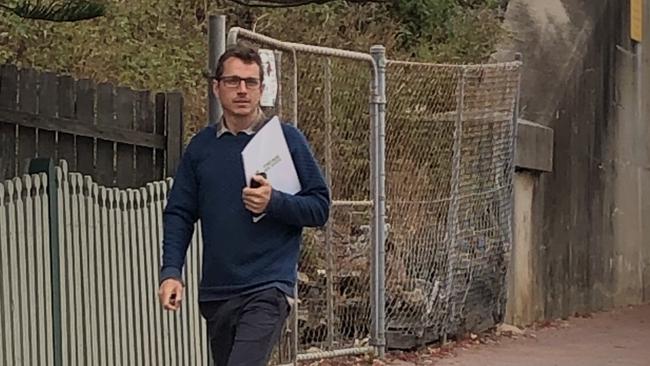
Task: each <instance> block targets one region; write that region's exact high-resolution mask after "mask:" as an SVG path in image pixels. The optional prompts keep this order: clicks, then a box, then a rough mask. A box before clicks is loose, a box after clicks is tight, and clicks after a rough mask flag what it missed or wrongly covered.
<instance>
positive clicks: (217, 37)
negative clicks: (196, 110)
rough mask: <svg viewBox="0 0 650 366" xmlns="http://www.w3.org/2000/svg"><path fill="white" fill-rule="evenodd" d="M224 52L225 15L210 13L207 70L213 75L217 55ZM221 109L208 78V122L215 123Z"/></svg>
mask: <svg viewBox="0 0 650 366" xmlns="http://www.w3.org/2000/svg"><path fill="white" fill-rule="evenodd" d="M224 52H226V16H225V15H210V17H209V19H208V71H209V74H210V77H212V76H214V73H215V71H216V68H217V61H218V60H219V57H221V55H223V53H224ZM222 113H223V111H222V110H221V104H220V103H219V102H218V101H217V97H216V96H215V95H214V93H213V92H212V79H211V78H209V79H208V122H209V123H210V124H213V123H216V122H217V121H218V120H219V118H221V115H222Z"/></svg>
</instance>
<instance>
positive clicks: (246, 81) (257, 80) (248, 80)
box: [214, 75, 262, 89]
mask: <svg viewBox="0 0 650 366" xmlns="http://www.w3.org/2000/svg"><path fill="white" fill-rule="evenodd" d="M214 79H215V80H216V81H218V82H220V83H221V82H223V84H224V86H226V87H227V88H231V89H235V88H238V87H239V86H240V85H241V82H242V81H243V82H244V85H246V89H256V88H258V87H260V86H261V85H262V80H260V78H242V77H240V76H237V75H229V76H221V77H218V78H214ZM235 81H237V83H236V84H234V82H235ZM229 82H231V83H233V84H232V85H228V83H229ZM251 82H254V83H255V85H249V83H251Z"/></svg>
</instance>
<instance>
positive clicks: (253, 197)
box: [242, 175, 273, 214]
mask: <svg viewBox="0 0 650 366" xmlns="http://www.w3.org/2000/svg"><path fill="white" fill-rule="evenodd" d="M253 180H255V181H257V182H258V183H259V184H260V187H258V188H250V187H246V188H244V190H243V191H242V198H243V200H244V206H246V209H247V210H249V211H251V212H252V213H254V214H261V213H263V212H264V211H265V210H266V206H268V205H269V201H270V200H271V192H272V191H273V188H272V187H271V184H270V183H269V181H268V180H266V179H264V177H262V176H261V175H255V176H253Z"/></svg>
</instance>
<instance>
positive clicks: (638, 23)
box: [630, 0, 643, 42]
mask: <svg viewBox="0 0 650 366" xmlns="http://www.w3.org/2000/svg"><path fill="white" fill-rule="evenodd" d="M630 37H631V38H632V39H633V40H634V41H636V42H641V41H642V40H643V0H630Z"/></svg>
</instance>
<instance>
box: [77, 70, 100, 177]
mask: <svg viewBox="0 0 650 366" xmlns="http://www.w3.org/2000/svg"><path fill="white" fill-rule="evenodd" d="M76 94H77V98H76V101H75V107H76V108H75V109H76V119H77V121H79V124H81V125H89V124H93V123H94V122H95V98H96V92H95V85H94V83H93V82H92V81H91V80H88V79H81V80H79V81H77V85H76ZM76 156H77V170H78V171H79V172H80V173H81V174H85V175H93V174H94V173H95V139H94V138H93V137H86V136H77V138H76Z"/></svg>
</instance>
